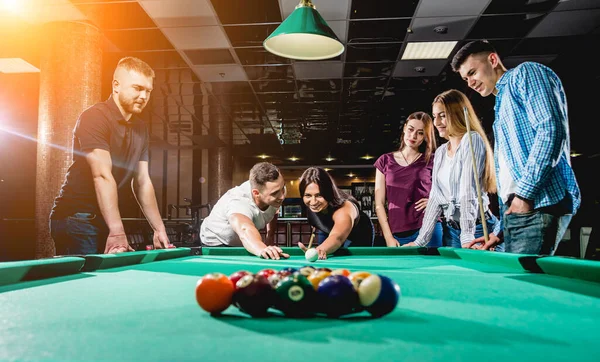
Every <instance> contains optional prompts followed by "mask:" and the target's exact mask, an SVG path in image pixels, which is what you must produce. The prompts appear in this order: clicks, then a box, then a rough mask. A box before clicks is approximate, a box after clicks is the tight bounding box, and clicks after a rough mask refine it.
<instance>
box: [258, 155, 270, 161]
mask: <svg viewBox="0 0 600 362" xmlns="http://www.w3.org/2000/svg"><path fill="white" fill-rule="evenodd" d="M256 157H258V158H260V159H261V160H266V159H267V158H269V155H265V154H262V155H258V156H256Z"/></svg>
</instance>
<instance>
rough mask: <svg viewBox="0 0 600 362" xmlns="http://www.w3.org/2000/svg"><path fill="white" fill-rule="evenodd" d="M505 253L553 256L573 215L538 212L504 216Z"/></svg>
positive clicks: (503, 210)
mask: <svg viewBox="0 0 600 362" xmlns="http://www.w3.org/2000/svg"><path fill="white" fill-rule="evenodd" d="M506 209H507V207H506V205H503V208H502V213H503V216H504V218H503V219H502V221H503V226H504V245H506V251H507V252H509V253H517V254H535V255H554V253H555V252H556V249H557V248H558V244H559V243H560V241H561V240H562V238H563V236H564V235H565V232H566V231H567V228H568V227H569V223H570V222H571V219H572V218H573V215H571V214H566V215H562V216H556V215H552V214H548V213H545V212H543V211H540V210H533V211H531V212H527V213H524V214H508V215H504V212H505V211H506Z"/></svg>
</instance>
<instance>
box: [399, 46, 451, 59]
mask: <svg viewBox="0 0 600 362" xmlns="http://www.w3.org/2000/svg"><path fill="white" fill-rule="evenodd" d="M457 43H458V42H457V41H437V42H417V43H408V44H407V45H406V49H404V53H403V54H402V60H408V59H446V58H448V56H449V55H450V53H451V52H452V49H454V47H455V46H456V44H457Z"/></svg>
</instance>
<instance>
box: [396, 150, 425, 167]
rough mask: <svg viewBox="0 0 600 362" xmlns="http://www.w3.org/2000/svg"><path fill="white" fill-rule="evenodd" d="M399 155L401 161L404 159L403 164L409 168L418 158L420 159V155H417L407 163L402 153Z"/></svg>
mask: <svg viewBox="0 0 600 362" xmlns="http://www.w3.org/2000/svg"><path fill="white" fill-rule="evenodd" d="M400 154H401V155H402V159H404V162H406V166H410V165H411V164H413V163H414V162H415V161H416V160H417V159H418V158H419V157H421V154H420V153H419V154H417V155H416V156H415V158H413V160H412V161H410V162H408V160H407V159H406V157H405V156H404V152H402V151H400Z"/></svg>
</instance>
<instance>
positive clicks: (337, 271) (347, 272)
mask: <svg viewBox="0 0 600 362" xmlns="http://www.w3.org/2000/svg"><path fill="white" fill-rule="evenodd" d="M331 274H332V275H343V276H345V277H347V276H349V275H350V270H348V269H343V268H342V269H334V270H333V271H332V272H331Z"/></svg>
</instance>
